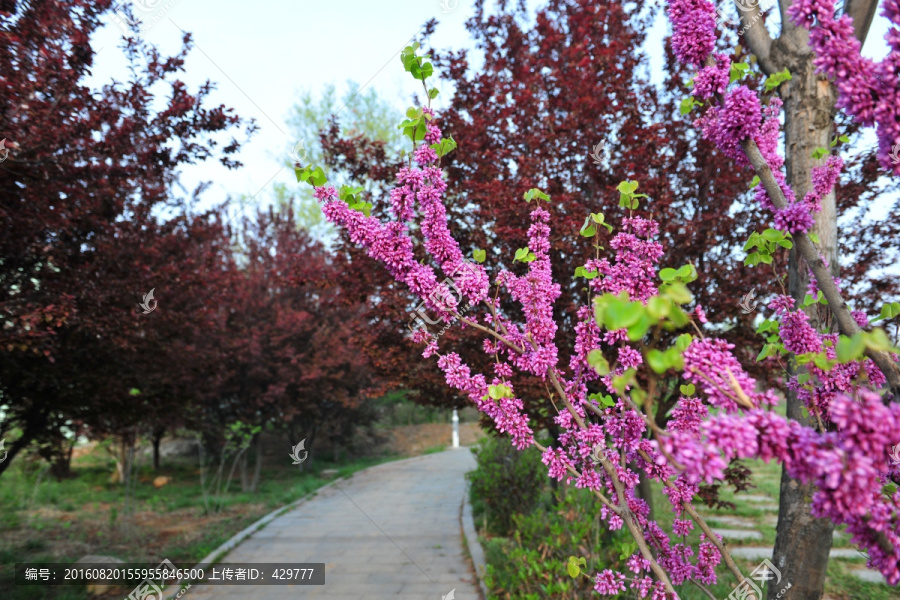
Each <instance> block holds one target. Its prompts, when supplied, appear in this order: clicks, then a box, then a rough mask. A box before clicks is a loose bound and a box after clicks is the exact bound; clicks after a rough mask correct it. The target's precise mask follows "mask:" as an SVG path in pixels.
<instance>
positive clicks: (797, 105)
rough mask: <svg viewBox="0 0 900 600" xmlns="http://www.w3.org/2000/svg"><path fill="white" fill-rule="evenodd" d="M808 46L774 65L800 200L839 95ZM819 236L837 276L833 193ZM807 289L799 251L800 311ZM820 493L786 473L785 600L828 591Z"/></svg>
mask: <svg viewBox="0 0 900 600" xmlns="http://www.w3.org/2000/svg"><path fill="white" fill-rule="evenodd" d="M807 42H808V33H807V32H806V31H805V30H802V29H796V28H791V29H790V30H788V31H785V32H783V33H782V35H781V36H780V37H779V38H778V39H777V40H775V42H774V43H773V46H772V59H773V62H775V63H776V64H777V66H778V68H779V69H781V68H784V67H787V68H788V69H789V70H790V72H791V74H792V76H793V78H792V79H791V80H790V81H789V82H787V83H786V84H784V85H783V86H782V88H781V96H782V99H783V100H784V113H785V128H784V129H785V167H786V169H787V171H786V173H787V178H788V183H789V184H790V186H791V188H792V189H793V191H794V194H795V196H796V197H797V199H802V198H803V197H804V196H805V195H806V193H807V191H808V190H809V189H810V176H811V169H812V168H813V167H815V166H817V165H819V164H822V163H823V162H824V158H823V159H819V160H814V159H813V158H812V153H813V151H814V150H815V149H816V148H819V147H824V148H828V147H829V141H830V140H831V139H832V137H833V135H834V116H835V109H834V103H835V89H834V86H833V85H832V84H831V83H830V82H829V81H828V80H827V79H825V78H822V77H819V76H817V75H816V74H815V69H814V67H813V65H812V58H813V55H812V53H811V52H810V50H809V46H808V43H807ZM814 232H815V233H816V234H817V235H818V236H819V241H820V243H819V244H818V249H819V251H820V253H821V254H822V256H823V257H824V258H825V259H826V260H827V261H828V264H829V266H830V268H831V271H832V274H834V275H837V274H838V270H839V266H838V260H837V214H836V205H835V195H834V192H833V191H832V192H831V193H829V194H828V195H827V196H825V197H824V198H823V199H822V211H821V212H820V213H819V214H818V215H816V225H815V228H814ZM808 283H809V270H808V268H807V266H806V263H805V261H803V259H802V258H800V257H799V256H798V253H797V251H796V248H794V249H793V250H792V252H791V255H790V262H789V272H788V289H789V293H790V294H791V296H792V297H793V298H795V299H796V300H797V302H798V305H799V303H800V302H802V300H803V298H804V296H805V295H806V293H807V285H808ZM816 306H817V305H813V306H812V307H810V308H809V310H808V312H809V314H810V317H811V323H812V325H813V326H814V327H816V328H817V329H821V328H822V327H824V326H825V325H826V323H824V322H822V321H821V320H820V319H819V317H818V314H817V311H816ZM801 408H802V403H801V402H800V401H799V400H798V399H797V397H796V396H795V395H794V394H792V393H788V394H787V416H788V418H791V419H794V420H797V421H800V422H803V423H805V424H807V425H809V426H813V427H814V426H815V423H814V422H813V421H811V420H810V419H809V418H805V417H804V416H803V414H802V412H801ZM814 492H815V486H812V485H803V484H801V483H800V482H799V481H796V480H795V479H793V478H791V477H790V476H789V475H788V474H787V473H786V472H784V471H782V474H781V498H780V505H779V511H778V527H777V534H776V539H775V549H774V555H773V562H774V564H775V566H776V567H777V568H778V569H779V570H780V571H781V574H782V584H786V583H790V584H791V587H790V588H789V589H788V590H787V591H786V592H785V593H784V595H782V596H781V599H782V600H813V599H815V600H818V599H820V598H821V597H822V595H823V593H824V590H825V571H826V568H827V566H828V554H829V550H830V549H831V543H832V535H833V533H834V524H833V523H832V522H831V521H830V520H827V519H816V518H813V517H812V515H811V514H810V507H809V503H810V498H811V497H812V495H813V493H814ZM781 590H782V585H778V586H774V585H770V586H769V590H768V597H769V600H774V598H775V597H776V595H777V594H778V593H779V592H780V591H781Z"/></svg>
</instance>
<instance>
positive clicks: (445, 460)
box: [185, 448, 480, 600]
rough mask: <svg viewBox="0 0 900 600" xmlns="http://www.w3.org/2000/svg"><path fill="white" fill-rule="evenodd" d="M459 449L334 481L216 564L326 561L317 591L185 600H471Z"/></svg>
mask: <svg viewBox="0 0 900 600" xmlns="http://www.w3.org/2000/svg"><path fill="white" fill-rule="evenodd" d="M474 468H475V458H474V457H473V456H472V453H471V452H469V450H468V449H467V448H459V449H456V450H448V451H445V452H440V453H437V454H430V455H427V456H419V457H416V458H411V459H407V460H402V461H397V462H392V463H386V464H383V465H378V466H375V467H372V468H369V469H366V470H365V471H361V472H358V473H356V474H355V475H354V476H353V477H351V478H350V479H347V480H345V481H340V482H337V483H336V484H335V485H333V486H331V487H329V488H326V489H324V490H322V491H321V492H320V493H319V495H318V496H316V497H314V498H311V499H310V500H308V501H307V502H304V503H302V504H301V505H300V506H298V507H297V508H296V509H294V510H292V511H291V512H289V513H286V514H284V515H282V516H280V517H278V518H277V519H275V520H274V521H272V522H271V523H269V524H268V525H267V526H266V527H265V528H264V529H262V530H260V531H257V532H256V533H254V534H253V535H252V536H251V537H250V538H248V539H246V540H245V541H243V542H242V543H241V544H240V545H239V546H238V547H237V548H235V549H234V550H232V551H231V552H230V553H229V554H228V555H226V556H225V557H224V558H221V559H220V561H221V562H232V563H235V562H247V563H249V562H256V563H262V562H298V563H300V562H318V563H322V562H324V563H325V585H324V586H274V585H264V586H243V585H241V586H237V585H232V586H210V585H199V586H194V587H192V588H190V589H189V590H187V592H186V593H185V600H206V599H210V598H212V599H219V598H222V599H226V600H236V599H238V598H240V599H242V600H243V599H245V598H252V599H253V600H282V599H288V598H291V599H293V598H316V599H317V600H318V599H321V600H362V599H363V598H365V599H367V600H378V599H381V598H397V599H400V600H442V597H443V596H445V595H447V594H448V593H449V592H450V590H452V589H455V590H456V591H455V598H456V600H478V599H479V598H480V595H479V592H478V591H477V590H478V584H477V582H476V581H475V579H474V575H473V574H472V573H471V571H470V568H469V566H468V562H467V559H466V558H465V554H464V550H463V540H462V533H461V529H460V505H461V504H460V503H461V502H462V499H463V494H464V493H465V477H464V474H465V473H466V471H469V470H472V469H474Z"/></svg>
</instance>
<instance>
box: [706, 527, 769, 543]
mask: <svg viewBox="0 0 900 600" xmlns="http://www.w3.org/2000/svg"><path fill="white" fill-rule="evenodd" d="M713 533H715V534H718V535H719V536H721V537H722V538H724V539H731V540H761V539H762V537H763V535H762V534H761V533H760V532H758V531H753V530H752V529H718V528H713Z"/></svg>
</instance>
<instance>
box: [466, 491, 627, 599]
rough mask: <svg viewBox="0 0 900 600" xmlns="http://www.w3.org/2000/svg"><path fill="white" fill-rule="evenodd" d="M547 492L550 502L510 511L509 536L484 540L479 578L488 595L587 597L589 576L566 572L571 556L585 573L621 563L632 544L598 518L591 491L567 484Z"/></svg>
mask: <svg viewBox="0 0 900 600" xmlns="http://www.w3.org/2000/svg"><path fill="white" fill-rule="evenodd" d="M552 498H553V499H554V502H549V503H544V502H541V503H539V504H538V506H537V507H536V509H535V510H534V511H533V512H531V513H529V514H527V515H515V516H513V518H512V529H513V534H512V536H511V537H505V538H504V537H496V538H493V539H489V540H487V541H486V544H485V558H486V561H487V563H488V565H487V569H486V573H485V578H484V581H485V584H486V585H487V587H488V589H489V590H490V592H491V595H492V597H493V598H498V599H503V600H507V599H510V600H511V599H513V598H515V599H517V600H518V599H520V598H522V599H525V600H543V599H549V598H553V599H554V600H557V599H558V600H567V599H573V600H574V599H575V598H586V597H589V596H590V595H591V588H592V587H593V581H592V580H591V579H589V578H588V577H587V576H585V575H584V574H581V575H579V576H578V577H576V578H572V577H570V576H569V575H568V574H567V572H566V563H567V562H568V560H569V557H570V556H577V557H585V558H586V559H587V560H586V565H585V566H586V568H585V569H584V571H586V572H588V573H596V572H598V571H601V570H603V569H607V568H610V569H620V570H621V569H623V567H624V563H625V560H626V559H627V558H628V556H630V555H631V553H632V552H633V550H634V548H633V542H631V538H629V537H628V536H626V535H625V534H624V533H622V532H621V531H617V532H611V531H609V530H608V529H607V527H606V524H605V523H602V522H601V521H600V516H599V510H598V503H597V499H596V497H595V496H594V495H593V494H591V493H590V492H588V491H586V490H578V489H571V488H570V489H568V490H566V493H565V494H564V495H563V494H562V493H556V494H553V495H552Z"/></svg>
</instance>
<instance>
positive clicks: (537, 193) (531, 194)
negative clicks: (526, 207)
mask: <svg viewBox="0 0 900 600" xmlns="http://www.w3.org/2000/svg"><path fill="white" fill-rule="evenodd" d="M523 197H524V198H525V202H531V201H532V200H534V199H535V198H537V199H539V200H543V201H544V202H550V196H548V195H547V194H545V193H544V192H542V191H541V190H539V189H538V188H531V189H530V190H528V191H527V192H525V195H524V196H523Z"/></svg>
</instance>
